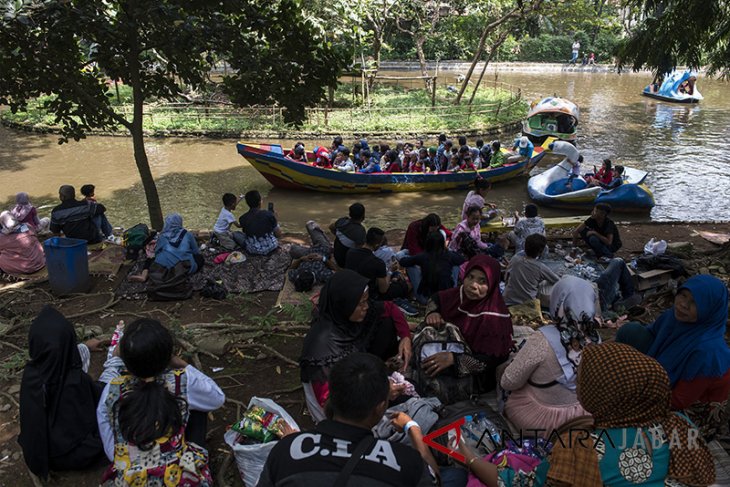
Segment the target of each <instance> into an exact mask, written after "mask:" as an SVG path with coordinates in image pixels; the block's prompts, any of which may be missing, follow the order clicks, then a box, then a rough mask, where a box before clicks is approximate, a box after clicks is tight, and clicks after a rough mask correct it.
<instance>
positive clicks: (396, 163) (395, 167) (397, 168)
mask: <svg viewBox="0 0 730 487" xmlns="http://www.w3.org/2000/svg"><path fill="white" fill-rule="evenodd" d="M405 157H408V158H409V159H410V156H405ZM404 164H407V162H406V161H404V162H401V160H400V159H399V158H398V157H396V158H395V159H393V160H392V162H390V163H389V164H388V168H387V169H386V170H385V172H403V167H404V166H403V165H404Z"/></svg>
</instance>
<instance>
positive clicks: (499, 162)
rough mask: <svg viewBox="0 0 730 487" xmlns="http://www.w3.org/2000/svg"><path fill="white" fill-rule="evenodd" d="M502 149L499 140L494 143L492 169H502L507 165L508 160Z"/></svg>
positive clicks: (490, 165) (491, 159) (490, 164)
mask: <svg viewBox="0 0 730 487" xmlns="http://www.w3.org/2000/svg"><path fill="white" fill-rule="evenodd" d="M501 149H502V144H500V143H499V141H498V140H495V141H494V142H492V157H491V158H490V159H489V167H490V168H497V167H502V166H503V165H504V164H506V163H507V158H506V157H505V155H504V153H503V152H502V150H501Z"/></svg>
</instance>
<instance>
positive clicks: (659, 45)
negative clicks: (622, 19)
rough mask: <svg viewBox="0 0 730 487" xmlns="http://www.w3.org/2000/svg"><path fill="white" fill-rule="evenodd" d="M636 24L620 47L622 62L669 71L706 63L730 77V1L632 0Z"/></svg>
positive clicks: (697, 66)
mask: <svg viewBox="0 0 730 487" xmlns="http://www.w3.org/2000/svg"><path fill="white" fill-rule="evenodd" d="M628 7H631V8H634V9H636V10H637V11H638V15H637V16H638V20H639V22H638V24H637V25H636V27H635V28H634V29H633V32H632V34H631V36H630V38H629V39H628V40H627V42H626V43H624V44H623V45H622V46H621V48H620V50H619V62H620V64H622V65H628V66H631V67H632V68H633V69H635V70H638V69H641V68H649V69H652V70H654V71H655V72H659V73H667V72H669V71H671V70H672V69H674V68H675V67H677V66H678V65H686V66H689V67H691V68H695V69H696V68H699V67H700V66H703V65H705V64H707V65H708V73H709V74H710V75H713V74H719V75H720V76H722V77H724V78H728V77H730V4H729V3H728V2H727V1H726V0H682V1H679V0H665V1H662V2H654V1H651V2H650V1H645V0H631V1H629V2H628Z"/></svg>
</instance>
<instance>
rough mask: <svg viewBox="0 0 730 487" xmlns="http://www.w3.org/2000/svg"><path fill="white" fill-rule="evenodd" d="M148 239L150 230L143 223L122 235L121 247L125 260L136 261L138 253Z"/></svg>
mask: <svg viewBox="0 0 730 487" xmlns="http://www.w3.org/2000/svg"><path fill="white" fill-rule="evenodd" d="M149 237H150V229H149V227H148V226H147V225H145V224H144V223H138V224H136V225H135V226H133V227H132V228H130V229H129V230H127V231H126V232H124V235H123V240H122V242H123V245H124V248H125V254H126V255H125V257H126V259H127V260H137V258H138V257H139V251H140V250H142V249H143V248H144V246H145V244H146V243H147V239H149Z"/></svg>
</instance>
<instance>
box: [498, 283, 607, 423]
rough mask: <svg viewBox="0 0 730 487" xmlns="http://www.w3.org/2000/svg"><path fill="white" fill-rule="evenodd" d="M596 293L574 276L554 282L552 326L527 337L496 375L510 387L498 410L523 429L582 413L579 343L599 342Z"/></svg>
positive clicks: (503, 383)
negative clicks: (576, 388)
mask: <svg viewBox="0 0 730 487" xmlns="http://www.w3.org/2000/svg"><path fill="white" fill-rule="evenodd" d="M596 311H597V310H596V293H595V291H594V290H593V286H592V285H591V283H589V282H588V281H584V280H583V279H580V278H578V277H575V276H566V277H563V278H562V279H561V280H559V281H558V282H557V283H556V284H555V286H554V287H553V289H552V291H551V293H550V314H551V316H552V317H553V323H554V324H552V325H547V326H543V327H541V328H539V329H538V333H533V334H532V335H530V336H529V338H527V342H526V343H525V345H524V346H523V347H522V349H520V351H519V352H517V355H515V358H514V360H512V362H511V363H510V364H509V365H508V366H507V368H506V369H505V370H504V373H503V374H502V378H501V380H500V384H501V386H502V389H504V390H505V391H510V395H509V397H508V398H507V402H506V404H505V408H504V413H505V416H507V418H509V420H510V421H512V423H513V424H514V425H515V426H516V427H517V428H518V429H522V430H523V431H526V430H535V429H539V430H541V431H540V434H541V435H544V436H545V437H548V436H549V435H550V433H551V432H552V430H554V429H557V428H558V426H560V425H562V424H563V423H565V422H567V421H570V420H571V419H574V418H577V417H579V416H583V415H585V414H586V412H585V411H584V410H583V408H582V407H581V405H580V404H579V403H578V397H577V395H576V390H575V386H576V371H577V369H578V364H579V363H580V360H581V352H582V350H583V347H584V346H586V345H588V344H591V343H600V341H601V338H600V336H599V335H598V331H597V323H596V321H595V316H596Z"/></svg>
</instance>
